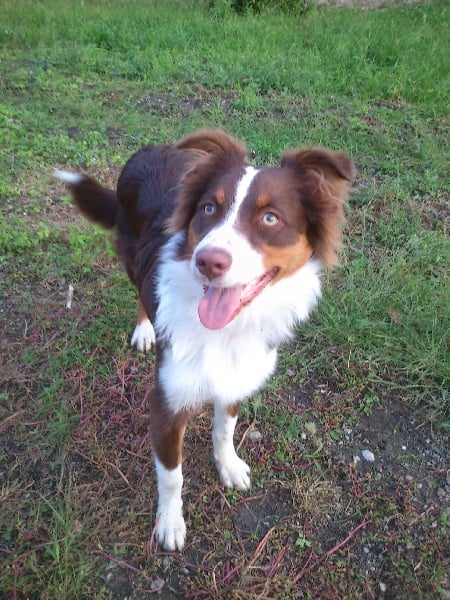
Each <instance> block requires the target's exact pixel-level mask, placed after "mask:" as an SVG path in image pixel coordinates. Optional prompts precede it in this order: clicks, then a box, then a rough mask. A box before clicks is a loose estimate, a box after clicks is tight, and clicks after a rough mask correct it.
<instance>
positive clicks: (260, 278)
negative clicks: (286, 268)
mask: <svg viewBox="0 0 450 600" xmlns="http://www.w3.org/2000/svg"><path fill="white" fill-rule="evenodd" d="M257 173H258V169H255V168H254V167H246V169H245V172H244V175H243V176H242V178H241V179H240V180H239V181H238V183H237V186H236V192H235V199H234V202H233V203H232V204H231V206H230V209H229V212H228V214H227V215H226V216H225V219H224V220H223V221H222V222H221V223H219V224H218V225H217V226H216V227H214V228H213V229H212V230H211V231H210V232H209V233H208V234H207V235H206V236H205V237H204V238H203V239H202V240H201V241H200V242H199V244H198V245H197V247H196V249H195V252H194V253H193V256H192V259H191V268H192V270H193V272H194V274H195V275H196V276H197V277H200V278H201V280H202V281H204V277H202V276H201V275H200V273H199V271H198V268H197V266H196V258H197V254H198V252H199V251H200V250H203V249H207V248H214V249H221V250H224V251H226V252H227V253H228V254H229V255H230V256H231V259H232V262H231V266H230V268H229V269H228V270H227V272H226V273H224V274H223V275H221V276H220V277H218V278H217V279H215V280H214V281H213V282H207V281H205V290H206V291H205V295H204V296H203V298H202V299H201V301H200V304H199V317H200V320H201V321H202V323H203V325H205V327H207V328H208V329H221V328H222V327H225V326H226V325H227V324H228V323H229V322H230V321H232V320H233V318H234V317H235V316H236V315H237V314H238V313H239V311H240V310H241V308H242V307H243V306H245V304H247V303H248V302H250V301H251V300H252V298H253V297H254V296H255V295H256V294H257V293H259V291H261V289H263V287H265V285H266V284H267V282H268V280H267V278H265V267H264V263H263V256H262V255H261V253H260V252H258V251H257V250H256V249H255V248H253V247H252V246H251V244H250V243H249V241H248V240H247V238H246V237H245V236H244V235H243V233H242V232H241V231H239V230H238V228H237V221H238V213H239V210H240V208H241V206H242V203H243V202H244V200H245V198H246V197H247V194H248V191H249V189H250V186H251V184H252V182H253V180H254V178H255V177H256V175H257ZM269 280H270V278H269Z"/></svg>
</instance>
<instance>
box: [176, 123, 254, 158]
mask: <svg viewBox="0 0 450 600" xmlns="http://www.w3.org/2000/svg"><path fill="white" fill-rule="evenodd" d="M176 147H177V148H180V150H188V151H189V152H192V153H193V154H194V155H197V156H198V157H199V158H205V157H207V156H208V155H211V154H212V155H217V154H231V153H233V154H234V155H238V156H239V158H240V159H241V161H242V160H245V158H246V156H247V149H246V147H245V146H244V144H242V143H241V142H239V141H237V140H235V139H234V138H232V137H231V136H229V135H228V133H225V131H222V130H221V129H202V130H201V131H197V132H196V133H192V134H191V135H188V136H187V137H185V138H183V139H182V140H180V141H179V142H178V144H176Z"/></svg>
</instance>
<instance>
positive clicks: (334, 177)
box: [281, 148, 354, 265]
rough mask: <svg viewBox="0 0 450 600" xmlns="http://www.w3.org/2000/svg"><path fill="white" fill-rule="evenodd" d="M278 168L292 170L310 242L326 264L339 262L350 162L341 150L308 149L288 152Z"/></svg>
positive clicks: (350, 168)
mask: <svg viewBox="0 0 450 600" xmlns="http://www.w3.org/2000/svg"><path fill="white" fill-rule="evenodd" d="M281 167H284V168H287V169H289V170H290V171H291V173H292V174H293V176H294V178H295V179H296V181H297V189H298V193H299V197H300V201H301V203H302V206H303V209H304V211H305V217H306V220H307V232H306V235H307V237H308V240H309V243H310V244H311V247H312V248H313V250H314V252H315V254H316V255H317V256H318V257H319V258H320V260H321V261H322V262H323V263H324V264H326V265H336V264H338V263H339V260H338V257H337V250H338V249H339V248H340V246H341V226H342V222H343V220H344V211H343V204H344V201H345V199H346V196H347V193H348V190H349V186H350V182H351V180H352V179H353V176H354V167H353V162H352V161H351V159H350V158H348V156H346V155H345V154H344V153H343V152H331V151H330V150H326V149H325V148H309V149H305V150H299V151H293V152H287V153H286V154H284V156H283V158H282V160H281Z"/></svg>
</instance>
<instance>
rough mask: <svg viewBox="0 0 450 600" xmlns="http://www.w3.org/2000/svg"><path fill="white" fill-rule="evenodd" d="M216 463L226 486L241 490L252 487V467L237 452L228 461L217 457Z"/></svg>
mask: <svg viewBox="0 0 450 600" xmlns="http://www.w3.org/2000/svg"><path fill="white" fill-rule="evenodd" d="M216 465H217V470H218V471H219V475H220V479H221V481H222V483H223V485H224V486H226V487H229V488H236V489H237V490H241V491H245V490H248V489H250V467H249V466H248V464H247V463H245V462H244V461H243V460H241V459H240V458H239V456H238V455H237V454H234V456H230V457H227V459H226V461H223V460H222V461H220V460H217V459H216Z"/></svg>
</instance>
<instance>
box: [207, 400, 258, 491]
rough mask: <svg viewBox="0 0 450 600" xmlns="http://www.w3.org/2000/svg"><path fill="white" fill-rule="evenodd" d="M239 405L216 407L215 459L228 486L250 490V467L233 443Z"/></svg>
mask: <svg viewBox="0 0 450 600" xmlns="http://www.w3.org/2000/svg"><path fill="white" fill-rule="evenodd" d="M238 410H239V405H238V404H234V405H232V406H228V407H223V406H221V405H219V404H216V405H215V407H214V427H213V434H212V438H213V445H214V459H215V461H216V466H217V470H218V471H219V475H220V479H221V481H222V483H223V484H224V485H225V486H226V487H230V488H233V487H234V488H237V489H238V490H248V489H249V487H250V467H249V466H248V465H247V464H246V463H245V462H244V461H243V460H241V459H240V458H239V457H238V455H237V454H236V450H235V449H234V444H233V434H234V428H235V427H236V422H237V418H238Z"/></svg>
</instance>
